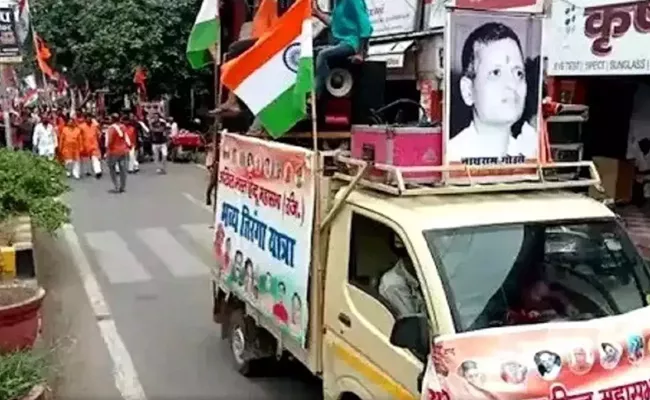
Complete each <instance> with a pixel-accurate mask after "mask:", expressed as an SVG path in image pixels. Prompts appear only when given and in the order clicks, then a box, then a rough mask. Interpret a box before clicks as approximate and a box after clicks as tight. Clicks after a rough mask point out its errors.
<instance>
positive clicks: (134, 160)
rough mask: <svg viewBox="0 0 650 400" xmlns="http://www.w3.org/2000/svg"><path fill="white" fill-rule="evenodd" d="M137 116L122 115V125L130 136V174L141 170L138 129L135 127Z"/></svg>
mask: <svg viewBox="0 0 650 400" xmlns="http://www.w3.org/2000/svg"><path fill="white" fill-rule="evenodd" d="M135 124H136V122H135V116H134V115H130V116H128V117H127V116H126V115H124V116H123V117H122V125H124V129H125V132H124V133H126V134H127V135H128V136H129V140H130V142H131V148H130V149H129V161H128V171H129V173H130V174H135V173H136V172H138V171H139V170H140V163H138V152H137V147H138V130H137V129H136V127H135Z"/></svg>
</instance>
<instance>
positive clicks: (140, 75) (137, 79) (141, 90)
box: [133, 67, 147, 100]
mask: <svg viewBox="0 0 650 400" xmlns="http://www.w3.org/2000/svg"><path fill="white" fill-rule="evenodd" d="M133 83H135V85H136V86H137V88H138V94H139V98H140V100H146V98H147V73H146V72H145V70H144V68H142V67H136V69H135V74H134V75H133Z"/></svg>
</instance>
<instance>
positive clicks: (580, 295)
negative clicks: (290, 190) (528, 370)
mask: <svg viewBox="0 0 650 400" xmlns="http://www.w3.org/2000/svg"><path fill="white" fill-rule="evenodd" d="M396 239H397V241H398V242H400V243H402V244H403V248H404V249H405V250H406V251H402V250H396V248H395V245H394V243H395V241H396ZM328 246H329V251H328V261H327V268H326V278H325V282H326V285H325V304H326V306H325V310H324V315H325V318H324V324H325V338H324V348H325V349H324V353H325V356H324V361H323V362H324V367H323V370H324V382H325V392H329V393H331V394H332V398H338V397H337V394H340V393H348V392H353V393H355V394H356V395H358V397H359V398H364V399H365V398H387V397H391V398H419V396H420V392H421V386H420V385H421V379H422V373H423V369H424V364H425V363H426V360H427V356H428V354H429V352H430V350H431V348H432V345H431V344H432V343H433V342H434V339H435V338H437V337H441V336H443V337H444V336H447V337H449V336H454V335H457V334H464V333H470V332H479V331H483V330H489V329H491V330H496V329H499V328H503V327H510V326H518V325H533V324H543V323H550V322H560V321H586V320H593V319H597V318H605V317H608V316H613V315H620V314H624V313H627V312H631V311H634V310H637V309H640V308H643V307H644V306H645V305H647V299H646V294H645V293H648V290H650V286H648V285H649V284H650V281H649V278H650V275H649V274H648V269H647V266H646V264H645V262H644V260H643V259H642V258H641V257H640V256H639V254H638V252H637V250H636V249H635V247H634V245H633V244H632V242H631V241H630V240H629V238H628V236H627V234H626V233H625V230H624V229H623V227H622V226H621V225H620V224H619V222H618V220H617V217H616V215H615V214H614V213H613V212H612V211H611V210H610V209H609V208H608V207H607V206H606V205H605V204H603V203H602V202H599V201H596V200H594V199H592V198H589V197H586V196H584V195H582V194H578V193H572V192H570V191H562V190H532V191H525V192H512V191H508V192H505V193H499V192H493V193H467V194H453V195H424V196H394V195H386V194H381V192H379V191H377V190H357V191H354V192H353V193H351V194H350V195H349V197H348V198H347V200H346V202H345V205H343V206H342V208H341V210H340V212H339V213H338V215H337V217H336V218H335V219H334V220H333V222H332V225H331V228H330V233H329V243H328ZM404 265H411V266H412V267H410V268H404ZM409 271H410V272H409ZM387 286H388V287H389V288H388V289H387V288H386V287H387ZM390 286H392V288H390ZM404 303H409V306H405V305H404ZM419 303H421V304H419ZM495 351H499V349H495ZM469 394H471V393H469Z"/></svg>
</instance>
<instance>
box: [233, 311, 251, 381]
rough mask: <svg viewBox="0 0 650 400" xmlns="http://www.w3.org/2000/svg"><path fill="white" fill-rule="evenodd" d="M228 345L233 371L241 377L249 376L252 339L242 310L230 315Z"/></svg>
mask: <svg viewBox="0 0 650 400" xmlns="http://www.w3.org/2000/svg"><path fill="white" fill-rule="evenodd" d="M229 329H230V330H229V332H228V344H229V347H230V354H231V358H232V361H233V366H234V367H235V370H236V371H237V372H239V373H240V374H242V375H243V376H246V377H248V376H251V375H252V372H253V360H251V357H250V346H251V343H252V337H251V334H250V330H251V329H250V328H249V325H248V324H247V323H246V319H245V317H244V313H243V311H242V310H235V311H233V312H232V313H231V314H230V323H229Z"/></svg>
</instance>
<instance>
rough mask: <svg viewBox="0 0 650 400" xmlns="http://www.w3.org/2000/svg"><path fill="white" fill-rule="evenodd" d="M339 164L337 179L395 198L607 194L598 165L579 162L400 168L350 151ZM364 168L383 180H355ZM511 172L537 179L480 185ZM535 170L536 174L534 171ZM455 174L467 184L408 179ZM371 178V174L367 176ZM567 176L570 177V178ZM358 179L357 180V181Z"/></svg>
mask: <svg viewBox="0 0 650 400" xmlns="http://www.w3.org/2000/svg"><path fill="white" fill-rule="evenodd" d="M336 160H337V161H338V163H339V169H338V170H337V172H335V173H334V178H335V179H339V180H343V181H346V182H353V181H355V183H356V184H358V185H360V186H362V187H365V188H367V189H371V190H377V191H380V192H383V193H387V194H390V195H394V196H430V195H448V194H471V193H497V192H516V191H531V190H558V189H575V188H588V187H595V188H596V189H598V190H599V191H603V189H602V187H601V181H600V175H599V174H598V170H597V169H596V166H595V165H594V163H593V162H591V161H577V162H558V163H553V162H551V163H535V164H533V163H527V164H507V165H486V166H471V167H469V166H465V165H449V166H436V167H434V166H416V167H398V166H394V165H387V164H376V163H372V162H368V161H364V160H360V159H356V158H352V157H350V153H349V152H339V153H338V155H337V156H336ZM362 169H366V170H368V169H369V170H374V171H381V172H383V174H382V176H383V178H382V179H379V180H375V179H368V177H367V176H364V177H363V178H361V179H359V177H358V176H357V177H355V171H359V170H362ZM496 169H502V170H508V169H527V170H531V175H535V176H536V178H533V179H530V180H526V181H517V182H494V183H485V182H477V180H476V179H477V176H472V173H474V174H476V172H477V171H481V170H483V171H485V170H496ZM567 169H571V170H572V171H573V172H574V173H572V174H566V173H558V170H565V171H566V170H567ZM532 170H535V172H532ZM584 170H587V171H588V172H589V174H588V176H586V177H581V175H582V174H581V172H582V171H584ZM451 172H456V173H458V172H463V173H464V177H463V178H461V179H463V180H464V182H463V183H462V184H461V183H458V184H452V183H442V182H438V183H431V184H422V183H412V182H409V180H408V179H407V178H405V174H409V173H411V174H412V173H438V174H441V175H444V174H448V173H451ZM366 175H367V174H366ZM567 175H569V177H568V178H567ZM355 178H356V179H355Z"/></svg>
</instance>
